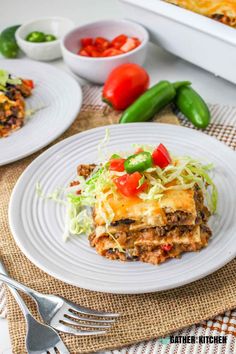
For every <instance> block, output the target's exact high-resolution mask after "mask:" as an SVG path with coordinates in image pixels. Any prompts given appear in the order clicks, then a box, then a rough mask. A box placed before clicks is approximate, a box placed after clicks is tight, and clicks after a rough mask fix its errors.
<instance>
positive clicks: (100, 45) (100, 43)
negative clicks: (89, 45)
mask: <svg viewBox="0 0 236 354" xmlns="http://www.w3.org/2000/svg"><path fill="white" fill-rule="evenodd" d="M94 45H95V46H96V47H97V49H99V50H101V51H104V50H105V49H107V48H109V46H110V42H109V41H108V39H106V38H103V37H97V38H95V41H94Z"/></svg>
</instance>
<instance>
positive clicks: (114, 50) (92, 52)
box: [78, 34, 141, 57]
mask: <svg viewBox="0 0 236 354" xmlns="http://www.w3.org/2000/svg"><path fill="white" fill-rule="evenodd" d="M80 43H81V48H80V50H79V51H78V54H79V55H82V56H89V57H111V56H115V55H120V54H123V53H124V52H125V53H126V52H129V51H130V50H132V49H135V48H136V47H137V46H139V45H140V43H141V42H140V40H139V39H138V38H136V37H132V38H131V37H128V36H126V35H125V34H120V35H119V36H117V37H115V38H114V39H113V40H112V41H109V40H108V39H107V38H104V37H96V38H90V37H85V38H81V40H80Z"/></svg>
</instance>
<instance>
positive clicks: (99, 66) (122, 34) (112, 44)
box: [61, 20, 149, 84]
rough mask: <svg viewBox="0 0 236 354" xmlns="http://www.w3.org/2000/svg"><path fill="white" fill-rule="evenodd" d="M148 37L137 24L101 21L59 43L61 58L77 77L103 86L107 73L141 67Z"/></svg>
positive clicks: (76, 31)
mask: <svg viewBox="0 0 236 354" xmlns="http://www.w3.org/2000/svg"><path fill="white" fill-rule="evenodd" d="M148 40H149V35H148V32H147V30H146V29H145V28H144V27H143V26H141V25H139V24H138V23H135V22H131V21H127V20H104V21H98V22H93V23H90V24H87V25H84V26H79V27H76V28H74V29H73V30H71V31H70V32H69V33H67V34H66V35H65V37H64V38H63V40H62V44H61V46H62V55H63V58H64V61H65V63H66V64H67V65H68V67H69V68H70V69H71V70H72V71H73V72H74V73H75V74H77V75H78V76H80V77H82V78H84V79H87V80H89V81H91V82H95V83H100V84H103V83H104V82H105V81H106V79H107V77H108V75H109V73H110V72H111V71H112V70H113V69H114V68H115V67H117V66H119V65H121V64H124V63H136V64H139V65H143V64H144V61H145V58H146V53H147V44H148Z"/></svg>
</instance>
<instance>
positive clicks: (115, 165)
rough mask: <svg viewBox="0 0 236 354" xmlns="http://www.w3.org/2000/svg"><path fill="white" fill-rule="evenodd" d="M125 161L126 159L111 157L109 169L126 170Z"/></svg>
mask: <svg viewBox="0 0 236 354" xmlns="http://www.w3.org/2000/svg"><path fill="white" fill-rule="evenodd" d="M124 162H125V159H120V158H117V159H111V160H110V162H109V169H110V170H111V171H117V172H123V171H124V170H125V167H124Z"/></svg>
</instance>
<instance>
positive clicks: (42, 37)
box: [25, 31, 57, 43]
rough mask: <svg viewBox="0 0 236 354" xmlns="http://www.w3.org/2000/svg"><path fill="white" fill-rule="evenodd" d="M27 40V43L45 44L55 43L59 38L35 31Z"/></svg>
mask: <svg viewBox="0 0 236 354" xmlns="http://www.w3.org/2000/svg"><path fill="white" fill-rule="evenodd" d="M25 39H26V41H28V42H32V43H43V42H52V41H55V40H56V39H57V37H56V36H54V35H53V34H46V33H44V32H39V31H33V32H30V33H29V34H28V35H27V36H26V38H25Z"/></svg>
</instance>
